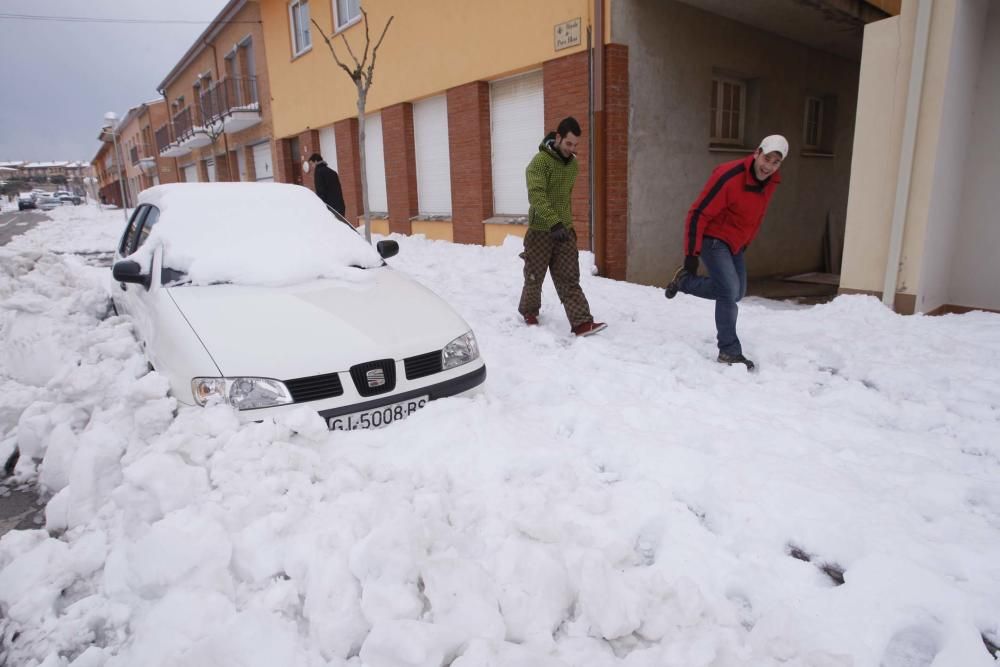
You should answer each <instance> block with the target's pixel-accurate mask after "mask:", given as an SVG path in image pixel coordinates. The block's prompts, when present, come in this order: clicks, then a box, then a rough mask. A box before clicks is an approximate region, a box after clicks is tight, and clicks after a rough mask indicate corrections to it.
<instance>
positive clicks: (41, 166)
mask: <svg viewBox="0 0 1000 667" xmlns="http://www.w3.org/2000/svg"><path fill="white" fill-rule="evenodd" d="M90 175H91V167H90V163H89V162H69V161H61V162H25V161H23V160H21V161H11V162H0V178H4V179H10V178H19V179H24V180H31V181H37V182H46V181H49V180H50V179H51V178H52V177H62V178H65V179H66V180H67V181H74V180H81V181H82V180H83V179H84V178H86V177H88V176H90Z"/></svg>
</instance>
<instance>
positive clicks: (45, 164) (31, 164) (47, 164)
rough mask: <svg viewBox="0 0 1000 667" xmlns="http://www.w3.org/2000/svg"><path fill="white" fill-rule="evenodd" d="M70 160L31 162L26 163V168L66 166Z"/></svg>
mask: <svg viewBox="0 0 1000 667" xmlns="http://www.w3.org/2000/svg"><path fill="white" fill-rule="evenodd" d="M67 165H69V162H29V163H27V164H26V165H24V168H25V169H43V168H48V167H65V166H67Z"/></svg>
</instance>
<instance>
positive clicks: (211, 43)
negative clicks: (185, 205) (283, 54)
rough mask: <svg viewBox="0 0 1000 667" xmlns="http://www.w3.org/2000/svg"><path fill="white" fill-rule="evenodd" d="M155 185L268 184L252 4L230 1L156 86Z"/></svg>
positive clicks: (265, 97) (264, 82)
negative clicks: (162, 113)
mask: <svg viewBox="0 0 1000 667" xmlns="http://www.w3.org/2000/svg"><path fill="white" fill-rule="evenodd" d="M158 90H159V91H160V93H161V95H163V97H164V100H165V102H166V116H167V117H166V118H164V119H163V122H162V124H161V125H160V126H159V127H157V128H156V130H155V132H154V135H155V142H156V147H157V153H158V155H159V157H160V158H162V159H169V160H175V161H176V168H175V169H174V171H173V176H172V177H171V178H170V180H169V181H168V179H167V178H166V177H165V176H166V175H165V172H164V170H163V167H162V166H161V167H160V172H159V173H160V177H161V181H162V182H173V181H181V182H212V181H271V180H274V168H273V159H272V157H271V156H272V153H273V151H272V146H271V134H272V132H271V99H270V94H269V93H268V90H269V88H268V70H267V65H266V60H265V53H264V39H263V33H262V29H261V25H260V5H259V3H258V2H257V1H256V0H231V1H230V2H229V3H228V4H227V5H226V6H225V7H224V8H223V9H222V11H221V12H220V13H219V15H218V16H217V17H216V19H215V21H214V22H213V23H212V24H211V25H210V26H209V27H208V28H207V29H206V30H205V32H204V33H202V35H201V36H200V37H199V38H198V39H197V40H196V41H195V43H194V45H193V46H191V48H190V49H189V50H188V51H187V53H186V54H185V55H184V56H183V57H182V58H181V60H180V61H179V62H178V63H177V65H176V66H175V67H174V68H173V69H172V70H171V71H170V72H169V73H168V74H167V76H166V78H164V79H163V81H162V82H161V83H160V85H159V87H158Z"/></svg>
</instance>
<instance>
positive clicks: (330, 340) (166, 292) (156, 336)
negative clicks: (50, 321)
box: [110, 183, 486, 430]
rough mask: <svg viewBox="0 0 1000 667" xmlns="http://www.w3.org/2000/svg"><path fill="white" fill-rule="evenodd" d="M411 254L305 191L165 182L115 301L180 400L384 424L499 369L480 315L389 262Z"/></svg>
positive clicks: (115, 279)
mask: <svg viewBox="0 0 1000 667" xmlns="http://www.w3.org/2000/svg"><path fill="white" fill-rule="evenodd" d="M398 250H399V246H398V244H397V243H396V242H395V241H391V240H384V241H380V242H379V243H378V245H377V249H376V248H373V247H372V246H371V245H370V244H369V243H367V242H366V241H365V239H364V238H363V237H362V236H361V235H360V234H358V233H357V231H355V230H354V228H353V227H351V226H350V225H349V224H348V223H347V222H346V221H345V220H343V219H338V218H337V217H335V214H334V213H332V212H331V211H330V210H329V209H328V208H327V207H326V206H325V205H324V204H323V203H322V202H321V201H320V199H319V198H318V197H316V195H315V194H313V193H312V191H310V190H308V189H306V188H303V187H301V186H296V185H287V184H274V183H178V184H169V185H159V186H155V187H153V188H150V189H148V190H145V191H143V192H142V193H140V195H139V201H138V204H137V206H136V208H135V211H134V212H133V213H132V216H131V217H130V218H129V221H128V224H127V225H126V227H125V230H124V232H123V233H122V236H121V240H120V241H119V244H118V247H117V249H116V252H115V257H114V262H113V265H112V281H111V285H110V289H111V294H112V297H111V298H112V302H113V306H114V308H115V311H116V312H117V313H119V314H120V315H123V316H128V317H129V318H131V320H132V323H133V327H134V329H135V332H136V335H137V337H138V338H139V340H140V342H141V343H142V345H143V347H144V350H145V353H146V357H147V358H148V360H149V362H150V364H151V365H152V366H153V368H154V369H155V370H156V371H158V372H159V373H161V374H163V375H164V376H166V378H167V379H168V380H169V383H170V388H171V393H172V394H173V395H174V397H175V398H176V399H177V400H178V401H179V402H181V403H185V404H189V405H207V404H210V403H213V402H225V403H229V404H230V405H232V406H233V407H234V408H236V409H237V410H238V411H239V415H240V417H241V419H243V420H246V421H255V420H260V419H263V418H265V417H269V416H275V415H277V414H279V413H281V412H283V411H288V410H290V409H293V408H296V407H298V406H308V407H309V408H311V409H314V410H316V411H317V412H318V413H319V414H320V415H321V416H322V417H323V419H324V420H325V421H326V423H327V426H328V427H329V428H330V429H343V430H350V429H356V428H368V427H378V426H385V425H388V424H391V423H392V422H395V421H397V420H399V419H402V418H405V417H406V416H408V415H409V414H411V413H412V412H414V411H416V410H417V409H419V408H421V407H423V406H424V405H426V404H427V402H428V401H432V400H435V399H439V398H444V397H448V396H456V395H464V394H470V393H475V392H476V391H478V390H479V388H480V385H482V383H483V382H484V381H485V379H486V366H485V364H484V362H483V360H482V358H481V357H480V354H479V348H478V345H477V343H476V338H475V335H474V334H473V332H472V329H471V328H470V327H469V325H468V324H466V322H465V321H464V320H463V319H462V317H461V316H459V315H458V313H456V312H455V311H454V310H453V309H452V308H451V307H450V306H449V305H448V304H446V303H445V302H444V301H443V300H442V299H441V298H440V297H438V296H437V295H435V294H434V293H433V292H431V291H430V290H429V289H427V288H426V287H424V286H422V285H420V284H419V283H417V282H416V281H415V280H413V279H411V278H409V277H407V276H406V275H404V274H403V273H400V272H398V271H395V270H394V269H392V268H391V267H390V266H389V265H388V264H386V262H385V261H384V260H385V258H388V257H392V256H393V255H395V254H396V253H397V252H398Z"/></svg>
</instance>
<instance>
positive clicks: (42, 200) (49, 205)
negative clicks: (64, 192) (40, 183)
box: [35, 194, 62, 211]
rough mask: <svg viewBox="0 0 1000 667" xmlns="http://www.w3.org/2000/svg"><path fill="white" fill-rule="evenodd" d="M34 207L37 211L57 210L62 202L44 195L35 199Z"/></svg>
mask: <svg viewBox="0 0 1000 667" xmlns="http://www.w3.org/2000/svg"><path fill="white" fill-rule="evenodd" d="M35 205H36V206H37V207H38V209H39V210H42V211H51V210H52V209H54V208H59V207H60V206H62V202H61V201H59V200H58V199H56V198H55V197H53V196H52V195H49V194H45V195H39V196H38V197H35Z"/></svg>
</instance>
